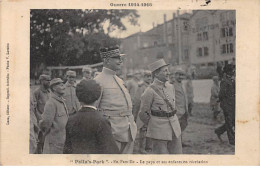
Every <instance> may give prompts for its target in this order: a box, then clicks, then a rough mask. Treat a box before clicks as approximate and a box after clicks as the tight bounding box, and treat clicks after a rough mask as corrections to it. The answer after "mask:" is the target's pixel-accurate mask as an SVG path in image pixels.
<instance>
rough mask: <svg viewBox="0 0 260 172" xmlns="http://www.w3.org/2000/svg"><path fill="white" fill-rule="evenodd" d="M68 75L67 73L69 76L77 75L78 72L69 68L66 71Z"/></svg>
mask: <svg viewBox="0 0 260 172" xmlns="http://www.w3.org/2000/svg"><path fill="white" fill-rule="evenodd" d="M66 75H67V76H75V77H76V72H75V71H72V70H68V71H67V72H66Z"/></svg>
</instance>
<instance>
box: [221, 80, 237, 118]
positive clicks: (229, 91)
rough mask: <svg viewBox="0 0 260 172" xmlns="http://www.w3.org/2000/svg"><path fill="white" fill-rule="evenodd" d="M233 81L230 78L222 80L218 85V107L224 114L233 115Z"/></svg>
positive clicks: (234, 91) (234, 93) (234, 92)
mask: <svg viewBox="0 0 260 172" xmlns="http://www.w3.org/2000/svg"><path fill="white" fill-rule="evenodd" d="M235 95H236V89H235V81H234V80H232V79H231V78H228V77H226V78H224V79H223V80H222V81H221V83H220V91H219V100H220V107H221V108H222V109H223V111H224V113H225V112H227V113H230V114H233V115H234V114H235Z"/></svg>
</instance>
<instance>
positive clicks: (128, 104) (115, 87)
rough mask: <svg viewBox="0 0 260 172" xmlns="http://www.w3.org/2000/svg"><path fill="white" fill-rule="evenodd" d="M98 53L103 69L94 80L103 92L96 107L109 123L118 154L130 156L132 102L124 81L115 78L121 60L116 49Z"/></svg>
mask: <svg viewBox="0 0 260 172" xmlns="http://www.w3.org/2000/svg"><path fill="white" fill-rule="evenodd" d="M100 51H101V52H100V55H101V57H102V58H103V61H104V63H103V65H104V67H103V69H102V72H101V73H100V74H99V75H98V76H96V78H95V80H96V81H97V82H98V83H100V84H101V86H102V87H103V91H102V94H101V97H100V99H99V101H98V102H97V107H98V109H99V110H102V111H103V112H104V114H105V116H106V117H107V119H108V120H109V121H110V123H111V127H112V134H113V137H114V139H115V141H116V144H117V146H118V148H119V150H120V153H125V154H131V153H133V146H134V140H135V137H136V133H137V127H136V124H135V121H134V116H133V114H132V101H131V97H130V95H129V92H128V90H127V89H126V87H125V85H124V81H123V80H121V79H120V78H119V77H118V76H116V74H117V71H118V70H120V69H121V67H122V62H123V60H122V57H121V54H120V51H119V48H118V47H112V48H102V49H100Z"/></svg>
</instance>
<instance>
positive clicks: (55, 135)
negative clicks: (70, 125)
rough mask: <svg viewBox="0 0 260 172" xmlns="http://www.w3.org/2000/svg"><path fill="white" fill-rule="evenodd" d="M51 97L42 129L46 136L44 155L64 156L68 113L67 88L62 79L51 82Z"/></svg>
mask: <svg viewBox="0 0 260 172" xmlns="http://www.w3.org/2000/svg"><path fill="white" fill-rule="evenodd" d="M50 88H51V91H52V94H51V97H50V98H49V100H48V101H47V102H46V105H45V107H44V112H43V114H42V120H40V125H39V126H40V129H41V131H42V132H43V133H44V135H45V141H44V147H43V154H62V153H63V148H64V144H65V139H66V129H65V127H66V125H67V121H68V118H69V116H68V111H67V108H66V104H65V102H64V99H63V97H62V96H63V95H64V93H65V86H64V84H63V81H62V80H61V79H60V78H54V79H52V80H51V82H50Z"/></svg>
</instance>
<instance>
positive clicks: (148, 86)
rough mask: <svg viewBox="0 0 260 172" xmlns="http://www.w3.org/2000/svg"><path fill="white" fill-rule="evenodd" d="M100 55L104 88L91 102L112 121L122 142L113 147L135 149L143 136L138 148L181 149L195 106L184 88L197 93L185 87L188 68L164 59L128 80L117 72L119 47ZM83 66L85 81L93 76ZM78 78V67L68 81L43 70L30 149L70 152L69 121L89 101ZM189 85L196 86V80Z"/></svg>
mask: <svg viewBox="0 0 260 172" xmlns="http://www.w3.org/2000/svg"><path fill="white" fill-rule="evenodd" d="M100 55H101V57H102V58H103V69H102V72H101V73H98V75H97V76H95V78H94V80H95V82H96V83H98V84H99V85H100V86H101V88H102V89H101V94H100V97H99V99H98V100H95V102H94V103H92V104H91V108H93V109H94V110H95V111H99V112H100V113H102V114H103V116H104V118H105V119H106V120H107V121H108V122H109V125H110V127H111V136H112V137H113V141H114V143H115V145H116V147H117V148H118V151H115V152H114V153H121V154H132V153H133V149H134V143H135V140H136V137H137V136H139V146H140V147H139V148H140V150H139V153H144V154H145V153H153V154H181V153H182V132H183V131H184V130H185V128H186V127H187V124H188V116H189V115H190V112H191V108H192V102H191V101H188V100H187V97H188V96H187V94H186V92H190V95H191V94H192V95H193V93H191V92H192V90H186V92H185V91H184V90H185V89H184V88H183V85H182V80H183V79H184V78H185V77H186V75H185V72H184V71H183V70H181V69H176V70H174V72H170V71H169V68H168V66H169V64H166V63H165V61H164V60H163V59H160V60H158V61H155V62H154V63H152V64H150V65H149V70H150V71H145V72H144V73H143V76H142V75H141V74H137V75H136V76H137V77H136V78H134V80H133V81H129V82H126V83H125V82H124V81H123V80H122V79H121V78H120V77H118V76H117V74H118V73H119V72H118V71H120V70H121V68H122V63H123V57H122V55H121V54H120V51H119V49H118V47H112V48H104V49H101V50H100ZM84 72H85V74H84V78H83V79H82V81H81V82H80V83H79V84H78V85H80V86H81V85H84V84H85V85H86V83H84V82H85V81H83V80H92V78H91V75H90V73H91V69H89V70H87V69H83V73H84ZM138 76H139V77H138ZM142 77H143V79H141V78H142ZM75 78H76V72H75V71H70V70H69V71H67V73H66V80H67V81H66V82H65V83H63V82H64V81H63V80H61V79H60V78H54V79H52V80H51V78H50V76H48V75H41V76H40V78H39V80H40V83H41V85H40V87H39V88H38V89H36V90H35V91H34V93H33V99H32V100H33V101H32V103H31V116H33V117H34V116H35V117H36V120H31V133H30V134H31V135H30V136H31V137H30V138H31V139H30V151H31V153H52V154H59V153H66V151H64V147H66V145H65V143H66V139H68V138H66V136H68V135H67V134H66V130H68V129H67V128H66V125H67V123H68V121H69V120H70V118H72V117H73V118H74V116H78V113H79V111H80V110H81V109H82V108H83V107H85V106H86V105H84V102H82V101H83V100H82V101H81V100H79V99H78V98H79V94H78V91H77V89H80V88H78V86H76V82H75ZM189 84H191V83H189ZM80 86H79V87H80ZM81 87H82V86H81ZM84 87H87V86H84ZM49 88H50V90H49ZM187 88H191V89H192V85H190V86H189V87H187ZM91 89H93V90H92V91H91V90H90V91H89V92H88V93H89V95H87V96H89V98H92V97H93V95H94V94H95V93H96V90H95V88H91ZM92 93H93V95H92ZM81 97H82V96H81ZM191 97H192V96H191ZM192 98H193V97H192ZM192 98H191V99H192ZM81 99H82V98H81ZM93 101H94V99H93ZM88 107H90V106H88ZM81 115H82V114H81ZM84 125H85V126H87V125H92V123H86V124H84ZM79 126H80V124H79ZM83 128H86V127H83ZM76 130H77V131H82V128H78V127H76V128H75V129H74V131H76ZM72 131H73V129H72ZM108 131H110V130H108ZM75 137H76V136H75ZM91 138H92V137H91ZM92 139H93V138H92ZM84 141H86V140H84ZM96 143H99V142H96ZM72 152H73V151H72ZM84 152H85V151H84ZM92 153H93V152H92ZM98 153H102V152H98ZM110 153H111V152H110ZM112 153H113V152H112Z"/></svg>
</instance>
